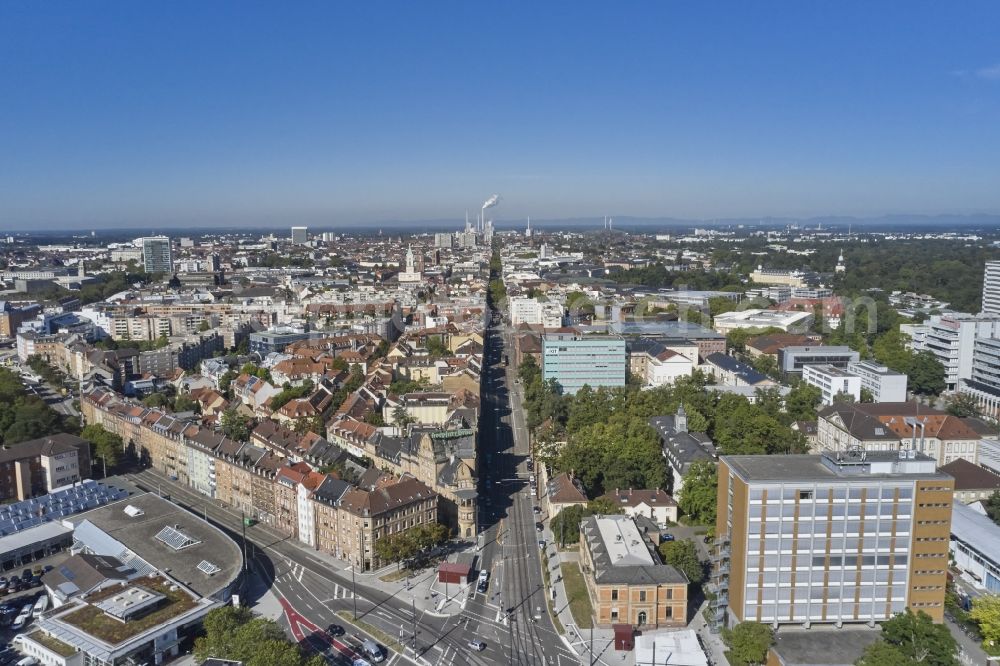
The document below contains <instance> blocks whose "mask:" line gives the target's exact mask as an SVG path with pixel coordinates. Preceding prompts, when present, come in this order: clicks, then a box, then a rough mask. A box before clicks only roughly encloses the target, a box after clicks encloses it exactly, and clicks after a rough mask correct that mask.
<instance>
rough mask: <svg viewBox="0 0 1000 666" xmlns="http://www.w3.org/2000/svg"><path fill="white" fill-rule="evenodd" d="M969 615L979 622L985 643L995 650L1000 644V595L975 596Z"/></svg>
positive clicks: (991, 649)
mask: <svg viewBox="0 0 1000 666" xmlns="http://www.w3.org/2000/svg"><path fill="white" fill-rule="evenodd" d="M969 617H971V618H972V619H973V620H975V621H976V622H977V623H978V624H979V633H980V634H982V636H983V643H984V645H985V646H987V647H988V648H990V651H994V650H995V649H996V647H995V646H996V645H998V644H1000V596H998V595H996V594H983V595H980V596H978V597H975V598H974V599H973V600H972V610H971V611H969Z"/></svg>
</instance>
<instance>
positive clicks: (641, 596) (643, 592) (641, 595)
mask: <svg viewBox="0 0 1000 666" xmlns="http://www.w3.org/2000/svg"><path fill="white" fill-rule="evenodd" d="M645 600H646V590H639V601H645Z"/></svg>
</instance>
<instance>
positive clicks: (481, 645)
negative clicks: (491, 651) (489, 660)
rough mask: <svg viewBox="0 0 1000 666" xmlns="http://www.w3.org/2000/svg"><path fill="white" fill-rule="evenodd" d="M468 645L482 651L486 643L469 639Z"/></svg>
mask: <svg viewBox="0 0 1000 666" xmlns="http://www.w3.org/2000/svg"><path fill="white" fill-rule="evenodd" d="M469 647H470V648H472V649H473V650H475V651H476V652H482V651H483V650H485V649H486V643H484V642H482V641H469Z"/></svg>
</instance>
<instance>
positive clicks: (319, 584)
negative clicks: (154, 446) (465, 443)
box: [131, 322, 581, 666]
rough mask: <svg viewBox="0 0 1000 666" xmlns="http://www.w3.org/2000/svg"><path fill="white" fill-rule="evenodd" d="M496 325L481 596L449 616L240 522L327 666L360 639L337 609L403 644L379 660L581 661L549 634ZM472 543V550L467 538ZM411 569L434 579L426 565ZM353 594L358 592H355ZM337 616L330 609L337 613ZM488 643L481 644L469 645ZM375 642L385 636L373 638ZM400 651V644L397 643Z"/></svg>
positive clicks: (197, 502)
mask: <svg viewBox="0 0 1000 666" xmlns="http://www.w3.org/2000/svg"><path fill="white" fill-rule="evenodd" d="M504 333H505V331H504V328H503V326H502V325H501V324H500V323H499V322H494V323H493V324H492V325H491V326H490V330H489V335H488V336H487V345H488V347H487V350H486V360H485V367H484V374H485V378H484V383H483V390H482V405H483V411H482V415H481V420H480V440H479V446H480V453H479V476H480V500H481V502H480V507H481V508H480V516H479V521H480V528H481V533H480V536H479V540H478V544H477V546H478V547H477V548H476V551H477V552H478V555H479V559H478V564H477V566H478V568H480V569H486V570H487V571H489V572H490V583H489V587H488V589H487V592H486V593H479V592H474V591H473V593H472V594H471V596H470V597H469V598H468V599H466V600H465V603H464V605H462V607H461V610H460V611H459V612H456V613H453V614H446V613H441V614H439V613H436V612H435V611H434V609H433V603H429V602H428V600H427V597H426V596H423V595H424V592H421V591H420V590H418V588H417V587H416V586H414V587H413V588H410V587H409V586H407V588H406V589H404V590H401V591H398V592H392V593H390V592H387V591H385V590H384V589H380V587H379V584H378V583H377V582H376V581H375V580H373V575H372V574H371V573H366V574H364V575H361V574H358V575H356V576H355V579H354V580H352V573H351V570H350V568H349V567H347V565H346V563H343V562H340V561H335V560H334V559H333V558H331V557H329V556H326V555H324V554H322V553H317V552H314V551H312V550H311V549H309V548H308V547H305V546H304V545H302V544H300V543H298V542H297V541H295V540H294V539H290V538H288V537H285V536H283V535H280V534H278V533H277V532H275V531H273V530H271V529H269V528H267V527H265V526H263V525H254V526H252V527H249V528H246V530H245V532H246V540H247V552H248V564H249V566H250V567H251V569H252V572H253V573H255V574H256V575H257V577H258V578H260V579H263V580H264V581H265V585H266V587H267V588H268V589H269V591H270V592H271V593H273V594H274V595H275V596H276V597H277V598H278V600H279V602H280V603H281V606H282V609H283V611H284V613H283V616H284V621H285V622H286V623H287V624H288V628H289V633H290V634H291V636H292V637H293V638H294V639H295V640H297V641H299V642H302V643H304V644H305V645H307V646H308V647H310V648H311V649H315V650H317V651H320V652H323V653H324V654H326V655H327V656H328V658H329V660H330V662H331V663H350V659H349V657H350V656H351V655H352V654H353V652H354V648H356V647H357V644H358V641H357V640H356V639H355V640H352V639H351V637H350V636H349V635H348V636H339V635H337V634H338V633H339V631H338V629H337V628H336V627H335V628H334V630H333V631H328V629H329V628H330V625H339V627H344V628H345V629H347V633H348V634H351V633H352V632H353V633H355V634H357V635H358V636H362V635H364V634H363V631H362V630H360V629H355V628H353V627H351V626H349V623H348V622H346V621H345V615H347V616H351V617H353V615H354V613H355V609H356V612H357V617H358V620H359V621H360V622H362V623H364V625H366V626H367V627H372V628H374V630H376V631H377V632H380V636H378V635H377V636H375V638H380V637H390V638H392V639H393V642H397V643H398V644H400V645H402V646H404V649H403V650H402V651H399V652H393V653H392V654H391V656H390V658H389V660H388V663H398V662H405V663H416V664H422V665H426V664H435V665H437V664H444V665H446V666H450V665H451V664H471V665H486V664H511V665H513V664H521V665H526V666H527V665H536V664H537V665H538V666H570V665H576V664H580V663H581V658H580V657H578V656H577V655H575V654H574V653H573V652H571V651H570V650H569V649H568V648H567V647H566V645H565V643H564V642H563V640H562V638H561V637H560V636H559V634H557V633H556V631H555V628H554V626H553V623H552V620H551V618H550V616H549V612H548V606H547V604H546V600H545V590H544V589H543V583H542V573H541V566H542V562H541V559H540V558H541V557H542V553H543V551H542V549H540V548H539V545H538V536H539V535H538V534H537V533H536V530H535V518H534V514H533V506H534V503H535V498H534V497H533V496H532V491H531V488H530V487H529V483H528V475H529V472H528V468H527V458H528V454H529V442H528V437H527V432H526V430H525V426H524V418H523V414H521V413H519V411H520V410H513V411H512V409H511V395H510V392H509V391H508V386H509V385H510V384H511V382H512V381H513V377H514V373H513V370H512V369H511V368H508V367H505V365H504V363H503V361H504V358H505V354H506V353H507V348H506V345H505V342H506V340H505V339H504V337H505V336H504ZM131 480H132V481H133V482H135V483H136V484H137V485H138V486H140V487H141V488H144V489H146V490H149V491H153V492H160V493H164V494H165V493H169V494H170V495H171V499H172V501H174V502H175V503H177V504H179V505H181V506H184V507H187V508H188V509H189V510H191V511H193V512H195V513H197V514H199V515H203V516H204V517H206V518H207V519H208V520H210V521H212V522H214V523H215V524H217V525H219V526H220V527H222V528H224V529H226V530H227V531H228V532H229V533H230V534H231V535H232V536H233V537H234V538H235V539H236V540H237V541H240V539H241V538H242V532H243V527H242V516H241V515H240V514H239V513H238V512H236V511H234V510H232V509H230V508H228V507H224V506H221V505H219V503H218V502H216V501H214V500H211V499H210V498H207V497H205V496H203V495H201V494H200V493H198V492H196V491H194V490H192V489H190V488H187V487H186V486H183V485H181V484H179V483H177V482H175V481H172V480H170V479H168V478H167V477H165V476H163V475H160V474H158V473H157V472H155V471H153V470H144V471H142V472H139V473H137V474H134V475H131ZM470 547H471V546H470ZM415 575H422V576H432V575H434V572H433V571H425V572H422V573H421V572H418V574H415ZM355 591H356V593H355ZM338 613H339V615H338ZM472 641H482V642H484V643H485V644H486V648H485V649H484V650H483V651H476V650H474V649H472V648H471V647H470V646H469V643H470V642H472ZM378 642H380V643H383V644H384V643H385V642H388V641H385V640H379V641H378ZM396 647H398V645H397V646H396Z"/></svg>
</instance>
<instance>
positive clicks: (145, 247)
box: [140, 236, 174, 273]
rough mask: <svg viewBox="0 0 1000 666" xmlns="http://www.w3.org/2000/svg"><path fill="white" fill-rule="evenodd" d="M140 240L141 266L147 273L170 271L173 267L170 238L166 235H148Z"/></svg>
mask: <svg viewBox="0 0 1000 666" xmlns="http://www.w3.org/2000/svg"><path fill="white" fill-rule="evenodd" d="M140 240H141V241H142V267H143V269H144V270H145V271H146V272H147V273H170V272H171V271H173V269H174V256H173V251H172V249H171V247H170V239H169V238H167V237H166V236H148V237H146V238H141V239H140Z"/></svg>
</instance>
